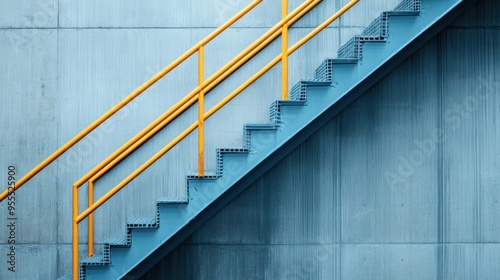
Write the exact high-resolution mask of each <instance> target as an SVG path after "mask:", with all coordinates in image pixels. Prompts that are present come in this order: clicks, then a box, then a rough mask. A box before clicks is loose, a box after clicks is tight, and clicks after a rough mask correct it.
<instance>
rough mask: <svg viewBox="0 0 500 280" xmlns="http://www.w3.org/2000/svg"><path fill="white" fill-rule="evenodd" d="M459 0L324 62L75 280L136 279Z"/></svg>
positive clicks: (386, 24) (432, 30) (435, 5)
mask: <svg viewBox="0 0 500 280" xmlns="http://www.w3.org/2000/svg"><path fill="white" fill-rule="evenodd" d="M464 4H465V3H464V2H463V1H452V0H445V1H433V0H422V1H420V0H405V1H403V2H402V3H401V4H399V5H398V6H397V7H396V8H395V9H394V10H392V11H387V12H383V13H382V14H381V15H380V16H379V17H378V18H377V19H376V20H375V21H373V22H372V23H371V24H370V25H369V26H368V27H367V28H366V29H365V30H364V31H363V32H362V34H360V35H358V36H355V37H353V38H352V39H351V40H349V41H348V42H347V43H346V44H345V45H344V46H342V47H341V48H340V49H339V51H338V58H335V59H326V60H325V61H324V62H323V63H322V64H321V65H320V66H319V67H318V68H317V70H316V73H315V78H314V80H312V81H300V82H299V83H297V84H296V85H295V86H294V87H293V88H292V89H291V92H290V100H280V101H275V102H273V103H272V104H271V106H270V109H269V113H270V122H269V123H265V124H247V125H245V126H244V129H243V140H244V146H243V147H242V148H224V149H217V151H216V153H217V171H216V175H215V176H201V177H199V176H188V177H187V188H188V190H187V191H188V199H187V200H182V199H176V198H163V199H159V200H158V201H157V202H156V205H157V214H156V216H155V217H151V218H137V219H133V220H131V221H129V222H128V223H127V235H125V236H117V237H112V238H110V239H108V240H106V241H105V242H104V255H100V256H95V257H92V258H89V259H86V260H83V261H82V262H81V265H80V279H114V278H121V277H123V279H136V278H137V277H139V276H140V275H142V274H143V273H144V272H146V271H147V270H148V269H149V268H150V267H151V266H152V265H154V264H155V263H156V262H157V261H159V260H160V259H161V258H162V257H164V256H165V255H166V254H168V252H170V251H171V250H172V249H174V248H175V247H176V246H177V245H178V244H179V243H180V242H182V240H184V239H185V238H186V237H187V236H188V235H189V234H191V233H192V232H193V231H194V230H195V229H196V228H197V227H198V226H199V225H201V224H202V223H203V222H205V221H206V220H207V219H208V218H210V217H211V216H212V215H213V214H215V213H216V212H217V211H218V210H219V209H220V208H222V207H223V206H224V205H225V204H227V203H228V202H229V201H231V200H232V199H233V198H234V197H235V196H236V195H238V194H239V193H240V192H241V191H242V190H243V189H244V188H245V187H247V186H248V185H249V184H250V183H251V182H253V181H254V180H255V179H256V178H258V176H260V175H262V174H263V173H264V172H265V171H267V170H268V169H269V168H270V167H271V166H273V165H274V164H275V163H276V162H278V161H279V160H280V159H281V158H283V157H284V156H285V155H286V154H287V153H289V152H290V151H291V150H292V149H294V148H295V147H296V146H298V145H299V144H300V143H301V142H302V141H304V140H305V139H306V138H307V137H308V136H310V135H311V134H312V133H313V132H314V131H315V130H317V129H318V128H319V127H320V126H322V125H323V124H324V123H325V122H326V121H327V120H328V119H329V118H331V117H332V116H333V115H335V114H336V113H338V112H339V111H340V110H342V109H343V108H344V107H345V106H347V105H348V104H349V103H350V102H351V101H353V100H354V99H356V98H357V97H358V96H359V95H360V94H361V93H363V92H364V91H365V90H366V89H368V88H369V87H370V86H371V85H373V84H374V83H375V82H376V81H377V80H379V79H380V78H381V77H382V76H384V75H385V74H387V73H388V72H389V71H390V70H391V69H392V68H393V67H394V66H395V65H397V64H398V63H400V62H401V61H402V60H403V59H404V58H406V57H407V56H409V55H410V54H411V53H412V52H413V51H415V50H416V48H418V47H419V46H420V45H422V44H423V43H425V42H426V41H427V40H428V39H429V38H431V37H432V36H434V35H435V34H436V33H437V32H439V31H440V30H441V29H442V28H443V27H444V26H445V25H446V24H447V23H448V22H449V21H450V20H451V19H453V18H455V17H456V16H457V15H459V14H460V13H461V12H462V11H463V9H464V8H465V5H464Z"/></svg>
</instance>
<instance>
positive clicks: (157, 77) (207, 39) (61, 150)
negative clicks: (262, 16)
mask: <svg viewBox="0 0 500 280" xmlns="http://www.w3.org/2000/svg"><path fill="white" fill-rule="evenodd" d="M262 1H263V0H254V1H253V2H252V3H250V4H249V5H248V6H246V7H245V8H244V9H242V10H241V11H240V12H239V13H237V14H236V15H235V16H233V17H232V18H231V19H229V20H228V21H227V22H225V23H224V24H222V25H221V26H219V27H218V28H217V29H215V30H214V31H213V32H212V33H210V34H209V35H208V36H207V37H205V38H204V39H202V40H201V41H200V42H198V43H197V44H196V45H194V46H193V47H192V48H191V49H189V50H188V51H186V52H185V53H184V54H183V55H181V56H180V57H179V58H177V59H176V60H174V61H173V62H172V63H170V64H169V65H168V66H167V67H165V68H163V69H162V70H161V71H160V72H158V73H157V74H156V75H154V76H153V77H152V78H150V79H149V80H148V81H146V82H145V83H144V84H142V85H141V86H139V87H138V88H137V89H136V90H134V91H133V92H132V93H130V94H129V95H128V96H126V97H125V98H124V99H122V100H121V101H120V102H118V103H117V104H116V105H115V106H113V107H112V108H111V109H109V110H108V111H107V112H106V113H104V114H103V115H102V116H101V117H99V118H98V119H97V120H95V121H94V122H92V123H91V124H90V125H88V126H87V127H86V128H85V129H83V130H82V131H81V132H79V133H78V134H77V135H75V136H74V137H73V138H71V139H70V140H69V141H68V142H67V143H66V144H64V145H63V146H61V147H60V148H59V149H57V150H56V151H55V152H54V153H52V154H51V155H50V156H49V157H47V158H46V159H44V160H43V161H42V162H41V163H39V164H38V165H37V166H35V167H34V168H33V169H32V170H30V171H29V172H28V173H27V174H26V175H24V176H23V177H21V178H20V179H19V180H18V181H17V182H16V184H15V185H14V186H13V187H12V188H13V191H15V190H17V189H19V188H20V187H21V186H23V185H24V184H25V183H26V182H28V181H29V180H30V179H31V178H33V176H35V175H36V174H38V173H39V172H40V171H42V170H43V169H44V168H45V167H47V166H48V165H49V164H51V163H52V162H53V161H54V160H56V159H57V158H59V157H60V156H61V155H62V154H64V153H65V152H66V151H67V150H69V149H70V148H71V147H73V146H74V145H75V144H76V143H78V142H79V141H80V140H82V139H83V138H84V137H85V136H87V135H88V134H89V133H90V132H92V131H93V130H94V129H96V128H97V127H98V126H99V125H101V124H102V123H103V122H105V121H106V120H107V119H109V118H110V117H111V116H113V115H114V114H115V113H116V112H118V111H119V110H121V109H122V108H123V107H125V106H126V105H127V104H128V103H130V102H131V101H132V100H134V99H135V98H136V97H137V96H139V95H140V94H141V93H143V92H144V91H145V90H146V89H148V88H149V87H151V86H152V85H153V84H155V83H156V82H157V81H159V80H160V79H161V78H163V77H164V76H165V75H167V74H168V73H169V72H170V71H172V70H173V69H174V68H176V67H177V66H179V64H181V63H182V62H184V61H185V60H186V59H188V58H189V57H190V56H191V55H193V54H194V53H196V52H197V51H198V49H199V48H200V47H201V46H204V45H206V44H207V43H209V42H210V41H212V40H213V39H214V38H215V37H217V36H218V35H219V34H220V33H222V32H223V31H224V30H226V29H227V28H228V27H229V26H231V25H232V24H233V23H235V22H236V21H237V20H239V19H240V18H241V17H243V16H244V15H245V14H247V13H248V12H249V11H250V10H252V9H253V8H254V7H255V6H257V5H258V4H260V3H261V2H262ZM10 192H11V191H9V188H8V189H7V190H5V191H4V192H3V193H1V194H0V202H1V201H3V200H4V199H5V198H6V197H7V196H9V194H10Z"/></svg>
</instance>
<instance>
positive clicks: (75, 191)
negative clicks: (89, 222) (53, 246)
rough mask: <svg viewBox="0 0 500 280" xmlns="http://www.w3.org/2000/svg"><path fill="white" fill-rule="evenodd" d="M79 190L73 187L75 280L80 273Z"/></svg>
mask: <svg viewBox="0 0 500 280" xmlns="http://www.w3.org/2000/svg"><path fill="white" fill-rule="evenodd" d="M77 217H78V188H77V187H76V186H75V185H73V221H72V224H73V227H72V229H71V230H72V231H73V242H72V247H73V248H72V251H73V258H72V262H73V265H72V278H73V280H78V277H79V272H78V221H77Z"/></svg>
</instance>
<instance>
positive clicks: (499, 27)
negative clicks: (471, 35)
mask: <svg viewBox="0 0 500 280" xmlns="http://www.w3.org/2000/svg"><path fill="white" fill-rule="evenodd" d="M447 29H458V30H462V29H463V30H469V29H470V30H500V26H486V25H484V26H471V27H468V26H453V25H450V26H448V27H447Z"/></svg>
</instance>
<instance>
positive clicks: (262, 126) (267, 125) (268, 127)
mask: <svg viewBox="0 0 500 280" xmlns="http://www.w3.org/2000/svg"><path fill="white" fill-rule="evenodd" d="M277 128H278V126H277V125H276V124H274V123H255V124H245V125H244V126H243V129H244V130H276V129H277Z"/></svg>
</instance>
